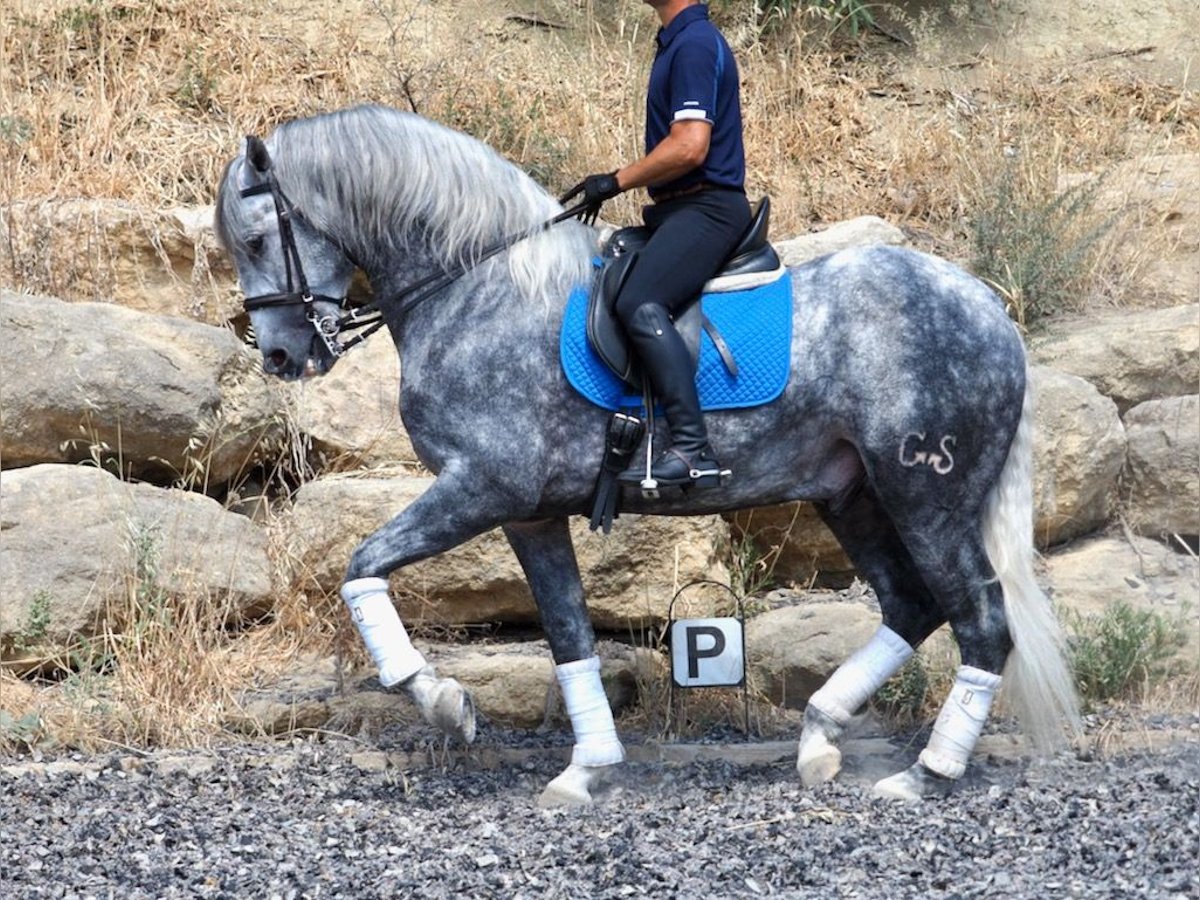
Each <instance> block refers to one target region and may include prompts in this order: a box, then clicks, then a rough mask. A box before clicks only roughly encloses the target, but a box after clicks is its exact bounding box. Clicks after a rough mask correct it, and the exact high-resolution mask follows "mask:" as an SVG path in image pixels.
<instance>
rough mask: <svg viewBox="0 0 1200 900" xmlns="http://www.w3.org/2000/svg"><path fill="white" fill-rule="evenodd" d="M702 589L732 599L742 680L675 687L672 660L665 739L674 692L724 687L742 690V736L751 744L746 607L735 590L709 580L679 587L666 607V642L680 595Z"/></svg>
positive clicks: (672, 721)
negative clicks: (705, 587)
mask: <svg viewBox="0 0 1200 900" xmlns="http://www.w3.org/2000/svg"><path fill="white" fill-rule="evenodd" d="M701 585H712V586H714V587H718V588H721V589H722V590H724V591H726V592H728V593H729V595H730V596H731V597H732V598H733V601H734V604H735V608H736V610H737V615H736V616H734V617H731V618H736V619H737V621H738V624H739V625H740V626H741V633H742V679H741V681H740V682H738V683H737V684H730V685H715V686H709V685H699V684H676V682H675V666H674V661H673V659H671V661H670V663H669V664H670V669H671V672H670V675H669V678H670V682H671V690H670V693H669V694H668V697H667V721H666V734H667V735H668V737H669V736H671V734H672V730H671V729H672V726H673V724H674V721H675V691H676V689H679V690H693V689H695V688H701V687H703V688H707V689H709V690H720V689H721V688H723V687H732V688H737V687H740V688H741V690H742V736H743V737H744V738H745V739H746V740H750V688H749V684H748V680H749V679H748V678H747V665H746V603H745V598H744V597H742V596H740V595H738V593H737V592H736V591H734V589H733V588H732V587H730V586H729V585H727V584H725V583H724V582H722V581H716V580H714V579H711V578H697V579H696V580H695V581H689V582H688V583H687V584H685V585H683V587H681V588H680V589H679V590H677V591H676V592H675V595H674V596H673V597H672V598H671V602H670V603H669V604H667V631H666V634H667V638H668V640H670V639H671V638H672V637H673V635H672V632H673V631H674V625H675V622H676V619H675V602H676V601H677V600H678V599H679V597H680V595H681V594H682V593H683V592H684V591H686V590H688V589H689V588H694V587H699V586H701ZM678 621H680V622H686V621H688V620H687V619H679V620H678ZM673 650H674V648H672V651H673ZM672 655H673V653H672Z"/></svg>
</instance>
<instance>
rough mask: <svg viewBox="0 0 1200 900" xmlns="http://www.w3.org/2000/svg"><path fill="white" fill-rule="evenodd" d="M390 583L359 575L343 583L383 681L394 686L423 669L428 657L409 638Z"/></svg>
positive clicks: (384, 683)
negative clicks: (390, 595) (393, 600)
mask: <svg viewBox="0 0 1200 900" xmlns="http://www.w3.org/2000/svg"><path fill="white" fill-rule="evenodd" d="M387 586H388V585H387V581H386V580H385V579H383V578H356V579H354V580H353V581H347V582H346V583H345V584H343V585H342V599H343V600H345V601H346V606H348V607H349V608H350V617H351V618H352V619H354V624H355V625H356V626H358V633H359V634H361V635H362V639H363V643H364V644H366V645H367V650H369V651H370V653H371V659H373V660H375V665H377V666H378V667H379V682H380V684H382V685H383V686H384V687H391V686H392V685H393V684H398V683H399V682H401V681H404V680H405V679H407V678H409V677H411V676H412V675H414V674H415V673H416V672H417V671H418V670H420V668H421V667H422V666H424V665H425V657H423V656H422V655H421V653H420V651H419V650H417V648H416V647H414V646H413V645H412V641H410V640H409V639H408V632H407V631H405V630H404V624H403V623H402V622H401V621H400V616H399V615H397V614H396V608H395V607H394V606H392V600H391V598H390V597H389V596H388V592H387Z"/></svg>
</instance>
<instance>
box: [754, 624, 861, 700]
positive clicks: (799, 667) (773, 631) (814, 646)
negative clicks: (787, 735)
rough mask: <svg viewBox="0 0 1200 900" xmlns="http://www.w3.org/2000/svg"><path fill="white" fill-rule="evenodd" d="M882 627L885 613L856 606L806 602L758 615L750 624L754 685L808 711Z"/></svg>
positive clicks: (774, 696) (775, 698)
mask: <svg viewBox="0 0 1200 900" xmlns="http://www.w3.org/2000/svg"><path fill="white" fill-rule="evenodd" d="M878 628H879V611H878V610H877V609H872V608H871V607H870V606H868V605H867V604H865V603H856V602H831V601H826V602H820V601H818V602H806V603H799V604H797V605H795V606H789V607H784V608H782V609H774V610H770V611H769V612H765V613H763V614H762V615H759V616H755V617H754V618H753V619H751V620H750V621H749V622H748V623H747V624H746V656H747V669H748V672H749V677H750V683H751V685H753V686H754V687H755V689H756V690H759V691H762V692H763V693H764V694H765V695H766V696H768V697H769V698H770V699H771V700H772V702H774V703H775V704H776V705H779V706H786V707H790V708H792V709H803V708H804V706H805V704H807V703H808V698H809V697H811V696H812V695H813V694H814V693H816V691H817V689H818V688H820V687H821V685H822V684H824V683H825V679H827V678H828V677H829V676H830V675H831V674H833V671H834V670H835V669H836V668H837V667H838V666H839V665H841V664H842V663H843V662H845V661H846V659H847V658H848V657H849V656H850V654H852V653H853V652H854V651H855V650H858V649H859V648H860V647H862V646H864V645H865V644H866V643H867V642H868V641H869V640H870V639H871V635H873V634H874V633H875V631H876V629H878Z"/></svg>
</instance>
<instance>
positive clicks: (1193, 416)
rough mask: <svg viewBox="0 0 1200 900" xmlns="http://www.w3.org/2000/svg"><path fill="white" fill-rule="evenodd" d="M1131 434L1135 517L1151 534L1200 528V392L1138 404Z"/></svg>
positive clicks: (1129, 422) (1129, 476) (1129, 487)
mask: <svg viewBox="0 0 1200 900" xmlns="http://www.w3.org/2000/svg"><path fill="white" fill-rule="evenodd" d="M1125 434H1126V436H1127V438H1128V441H1129V458H1128V460H1127V462H1126V464H1125V472H1124V474H1123V476H1122V481H1123V487H1124V491H1123V493H1124V495H1125V497H1126V498H1127V499H1128V504H1129V520H1130V523H1131V524H1132V525H1133V526H1134V527H1135V528H1137V529H1138V530H1140V531H1142V532H1143V533H1145V534H1152V535H1161V534H1181V535H1191V536H1195V535H1197V534H1200V396H1198V395H1196V394H1193V395H1191V396H1190V397H1172V398H1170V399H1167V400H1151V401H1149V402H1147V403H1142V404H1139V405H1138V406H1135V407H1134V408H1133V409H1131V410H1130V411H1129V412H1128V413H1126V414H1125Z"/></svg>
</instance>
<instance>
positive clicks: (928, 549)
mask: <svg viewBox="0 0 1200 900" xmlns="http://www.w3.org/2000/svg"><path fill="white" fill-rule="evenodd" d="M909 543H910V546H911V548H912V552H913V557H914V559H915V560H916V561H917V563H918V565H919V566H920V567H921V570H922V574H923V577H924V580H925V582H926V584H928V585H929V587H930V590H931V591H932V593H933V595H934V597H935V598H936V599H937V600H938V603H939V605H940V606H941V608H942V609H943V610H944V611H945V612H946V615H947V618H948V619H949V621H950V627H951V629H952V631H953V632H954V637H955V639H956V641H957V642H958V647H959V652H960V654H961V660H960V663H961V664H960V666H959V669H958V674H957V677H956V679H955V682H954V686H953V688H951V690H950V694H949V696H948V697H947V698H946V701H945V704H944V705H943V706H942V709H941V712H940V713H939V714H938V718H937V721H936V722H935V723H934V726H933V734H932V735H931V736H930V739H929V743H928V744H927V745H926V746H925V749H924V750H923V751H921V755H920V757H919V758H918V760H917V762H916V763H914V764H913V765H912V766H911V767H910V768H908V769H906V770H905V771H903V772H900V773H899V774H897V775H893V776H892V777H890V778H885V779H883V780H882V781H880V782H879V783H878V784H876V785H875V793H876V794H877V795H880V796H884V797H894V798H897V799H904V800H915V799H920V798H921V797H928V796H936V795H939V794H944V793H947V792H948V791H949V789H950V787H951V786H952V784H953V782H954V780H956V779H958V778H960V777H962V775H963V773H964V772H965V771H966V767H967V761H968V759H969V758H970V756H971V753H972V752H973V751H974V749H975V744H976V743H977V742H978V740H979V736H980V734H981V733H982V731H983V726H984V723H985V722H986V721H987V717H988V713H989V711H990V710H991V705H992V700H993V698H994V697H995V694H996V691H997V690H998V689H999V687H1000V673H1001V672H1002V671H1003V669H1004V664H1005V662H1006V660H1007V659H1008V654H1009V652H1010V651H1011V650H1012V646H1013V642H1012V637H1011V636H1010V633H1009V630H1008V622H1007V619H1006V618H1005V611H1004V591H1003V588H1002V587H1001V585H1000V583H999V582H998V581H997V580H996V578H995V575H994V574H993V570H992V567H991V564H990V563H989V562H988V558H987V553H986V551H985V549H984V543H983V538H982V535H981V533H980V529H979V526H978V524H976V523H974V522H972V523H967V522H963V521H959V522H944V524H943V525H942V526H941V527H938V526H936V525H932V524H930V525H928V526H927V527H925V528H923V529H921V530H920V531H914V532H910V542H909Z"/></svg>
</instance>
